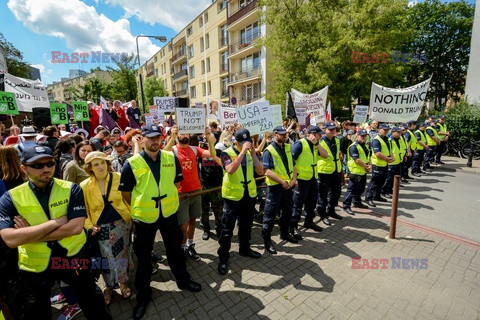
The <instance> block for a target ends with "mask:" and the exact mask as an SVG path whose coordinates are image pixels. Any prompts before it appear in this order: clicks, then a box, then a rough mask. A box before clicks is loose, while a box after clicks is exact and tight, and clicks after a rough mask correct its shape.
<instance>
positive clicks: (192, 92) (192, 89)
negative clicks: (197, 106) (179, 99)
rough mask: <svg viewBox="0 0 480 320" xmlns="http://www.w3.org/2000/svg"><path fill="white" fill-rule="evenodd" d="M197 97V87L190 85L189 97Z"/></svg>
mask: <svg viewBox="0 0 480 320" xmlns="http://www.w3.org/2000/svg"><path fill="white" fill-rule="evenodd" d="M196 97H197V87H196V86H193V87H190V98H196Z"/></svg>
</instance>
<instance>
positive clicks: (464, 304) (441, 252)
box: [110, 210, 480, 320]
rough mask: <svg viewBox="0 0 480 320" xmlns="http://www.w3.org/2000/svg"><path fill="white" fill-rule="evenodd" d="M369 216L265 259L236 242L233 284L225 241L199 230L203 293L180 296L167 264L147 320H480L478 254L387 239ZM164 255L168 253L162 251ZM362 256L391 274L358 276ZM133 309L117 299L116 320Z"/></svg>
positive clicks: (403, 229)
mask: <svg viewBox="0 0 480 320" xmlns="http://www.w3.org/2000/svg"><path fill="white" fill-rule="evenodd" d="M362 211H364V212H365V213H358V214H357V215H356V216H354V217H350V216H348V217H345V214H344V213H343V212H340V210H337V212H338V213H340V214H341V215H343V216H344V219H343V220H341V221H337V222H335V223H334V225H333V226H331V227H329V228H327V229H325V230H324V231H323V232H321V233H314V232H312V231H308V230H307V231H303V235H304V237H305V238H304V240H303V241H301V244H298V245H294V244H288V243H284V242H281V241H280V239H279V237H278V236H274V237H273V239H274V241H275V243H276V244H277V245H276V247H277V250H278V251H279V254H278V255H274V256H272V255H269V254H268V253H265V254H263V257H262V258H261V259H259V260H252V259H248V258H244V257H240V256H239V255H238V253H237V252H238V245H237V238H236V236H235V237H234V243H233V245H232V252H233V254H232V257H231V259H230V272H229V273H228V274H227V276H220V275H218V274H217V270H216V268H217V262H218V260H217V257H216V250H217V248H218V244H217V242H216V241H215V240H214V239H210V240H208V241H202V240H201V231H200V230H197V233H196V238H195V241H196V249H197V251H198V252H199V254H200V255H201V257H202V260H201V261H198V262H196V261H191V260H189V261H188V269H189V271H190V272H191V274H192V276H193V278H194V279H195V280H197V281H199V282H200V283H201V284H202V285H203V288H204V289H203V290H202V291H201V292H200V293H196V294H192V293H190V292H182V291H180V290H179V289H178V288H177V287H176V285H175V283H174V281H173V280H172V278H173V275H172V274H171V272H170V271H169V269H168V266H166V265H162V264H161V265H160V268H161V270H160V271H159V272H158V273H157V274H156V275H154V276H153V277H152V280H153V281H152V286H153V287H154V288H155V289H154V295H153V302H152V303H151V304H150V305H149V308H148V311H147V315H146V317H145V319H160V318H161V319H232V318H234V319H289V320H290V319H366V318H368V319H479V318H480V304H479V301H480V245H472V244H463V243H461V242H458V241H455V240H451V239H448V238H445V237H441V236H438V235H435V234H432V233H430V232H428V231H425V230H422V229H419V228H415V227H412V226H410V225H407V224H403V223H399V225H398V228H397V237H398V240H393V241H392V240H387V239H386V236H387V235H388V220H387V218H385V217H381V216H379V215H375V214H372V213H367V212H370V211H369V210H362ZM212 223H213V222H212ZM260 232H261V231H260V225H259V224H257V223H256V224H255V226H254V230H253V240H252V244H253V247H254V248H255V249H258V250H259V251H261V252H263V245H262V241H261V237H260ZM274 234H278V227H277V226H276V227H275V229H274ZM156 252H159V253H162V252H164V249H163V245H161V243H157V246H156ZM355 257H361V258H362V259H374V258H376V259H388V260H389V262H388V265H387V266H388V269H352V258H355ZM392 257H400V258H403V259H428V262H427V263H428V268H426V269H392V260H391V258H392ZM362 263H363V262H362ZM405 267H406V265H405ZM132 283H133V282H132ZM135 302H136V301H135V299H134V298H133V299H132V300H131V301H127V300H123V299H122V298H121V297H120V296H118V295H116V296H115V297H114V301H113V304H112V305H111V307H110V310H111V312H112V314H113V316H114V319H130V318H131V314H132V308H133V306H134V305H135Z"/></svg>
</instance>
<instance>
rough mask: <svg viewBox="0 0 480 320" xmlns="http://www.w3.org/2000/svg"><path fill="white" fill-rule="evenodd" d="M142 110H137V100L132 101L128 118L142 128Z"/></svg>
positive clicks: (128, 110)
mask: <svg viewBox="0 0 480 320" xmlns="http://www.w3.org/2000/svg"><path fill="white" fill-rule="evenodd" d="M140 115H141V113H140V109H138V108H137V102H136V101H135V100H132V101H130V106H129V107H128V109H127V118H128V120H132V121H135V123H136V124H137V125H138V127H140Z"/></svg>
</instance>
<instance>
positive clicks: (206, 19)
mask: <svg viewBox="0 0 480 320" xmlns="http://www.w3.org/2000/svg"><path fill="white" fill-rule="evenodd" d="M204 16H205V23H207V22H208V12H205V15H204Z"/></svg>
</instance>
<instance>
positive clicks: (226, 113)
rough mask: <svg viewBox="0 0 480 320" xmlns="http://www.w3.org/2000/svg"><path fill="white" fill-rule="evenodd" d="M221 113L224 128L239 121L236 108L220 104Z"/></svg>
mask: <svg viewBox="0 0 480 320" xmlns="http://www.w3.org/2000/svg"><path fill="white" fill-rule="evenodd" d="M225 105H226V104H225ZM219 113H220V125H221V126H222V129H227V128H228V127H229V126H231V125H233V124H235V121H237V113H236V112H235V108H231V107H224V106H222V105H220V111H219Z"/></svg>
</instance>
